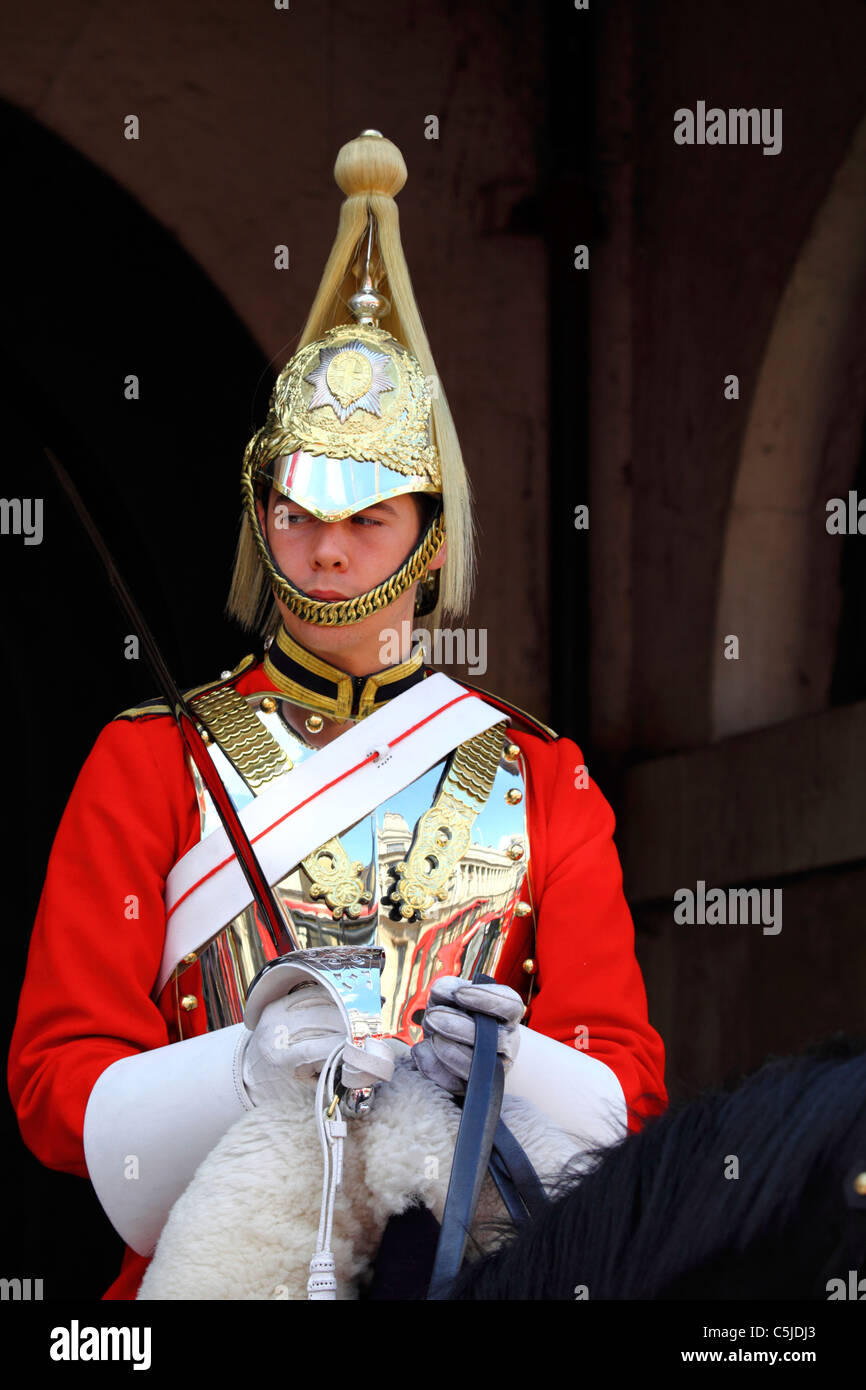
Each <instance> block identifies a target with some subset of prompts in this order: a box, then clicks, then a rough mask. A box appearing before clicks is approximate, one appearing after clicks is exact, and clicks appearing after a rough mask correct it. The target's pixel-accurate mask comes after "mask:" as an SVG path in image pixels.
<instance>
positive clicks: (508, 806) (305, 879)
mask: <svg viewBox="0 0 866 1390" xmlns="http://www.w3.org/2000/svg"><path fill="white" fill-rule="evenodd" d="M262 698H263V697H262V695H261V694H259V695H255V696H248V697H247V704H248V705H249V706H250V708H251V710H252V711H255V715H257V716H258V719H259V720H261V722H262V724H263V725H264V726H265V728H266V730H267V732H268V733H269V734H270V735H271V737H272V739H273V740H275V741H276V743H277V744H279V746H280V748H281V749H282V750H283V753H284V755H285V757H284V759H283V761H282V764H281V766H282V769H283V770H282V771H281V772H279V773H278V774H277V775H279V776H281V777H285V778H286V787H287V805H289V804H291V796H290V787H291V773H292V767H293V766H297V765H298V764H299V763H301V762H303V761H305V760H306V759H307V758H309V757H314V756H315V752H316V750H315V749H312V748H310V747H309V746H308V745H306V744H305V743H303V742H302V740H301V739H300V738H299V737H298V736H297V735H296V734H295V733H294V732H293V731H292V730H290V729H289V728H288V727H287V726H286V725H285V724H284V723H283V721H282V719H281V718H280V716H279V713H278V712H277V711H275V710H267V711H263V710H262V708H261V705H262ZM267 703H268V704H269V705H272V704H273V703H274V702H273V699H270V700H268V702H267ZM254 717H255V716H254ZM502 730H503V726H502V725H501V724H499V725H495V726H494V727H493V728H492V729H490V730H488V731H487V732H486V733H485V734H482V735H480V736H479V737H478V738H475V739H471V740H469V741H467V743H464V744H461V745H460V746H459V747H458V748H457V749H456V750H455V751H454V752H453V753H452V754H450V755H449V756H448V757H447V758H445V759H443V760H442V761H441V762H440V763H438V764H437V765H436V766H434V767H432V768H431V769H430V770H429V771H428V772H425V773H424V774H423V775H422V776H421V777H419V778H417V780H416V781H414V782H412V783H410V785H409V786H407V787H405V788H403V790H402V791H400V792H398V793H397V794H396V795H394V796H391V797H389V798H388V799H387V800H386V801H384V802H383V803H382V804H381V805H380V806H377V807H376V808H375V810H373V811H371V812H370V814H369V815H367V816H365V817H363V819H362V820H360V821H358V822H357V823H356V824H355V825H352V826H349V827H347V828H346V829H344V830H343V831H341V832H340V834H339V835H337V836H334V837H333V838H332V839H330V840H329V841H327V842H326V843H325V844H324V845H322V846H320V848H319V849H318V850H316V851H314V853H313V854H310V855H308V856H307V857H306V859H304V860H303V862H302V863H300V864H298V865H297V866H296V867H295V868H294V869H293V870H292V871H291V872H290V873H288V874H286V876H285V877H284V878H283V879H281V880H280V882H279V883H278V884H277V885H276V886H275V891H276V892H277V894H278V896H279V898H280V900H281V902H282V903H283V905H284V907H285V908H286V910H287V911H288V913H289V914H290V915H291V919H292V922H293V925H294V928H295V932H296V934H297V937H298V940H299V942H300V945H301V946H302V947H304V948H308V947H314V946H349V945H361V946H371V945H379V946H381V947H383V948H384V951H385V968H384V971H383V974H382V993H383V1000H384V1002H383V1010H382V1022H383V1027H384V1030H385V1032H386V1034H390V1035H392V1036H395V1037H400V1038H402V1039H403V1040H404V1041H406V1042H408V1043H413V1042H416V1041H417V1040H418V1039H419V1038H420V1037H421V1027H420V1022H421V1017H422V1015H423V1012H424V1005H425V1002H426V999H427V995H428V994H429V991H430V987H431V985H432V984H433V982H434V980H435V979H436V977H437V976H439V975H460V976H464V977H468V976H470V975H472V974H474V972H475V971H476V969H481V970H482V971H484V972H485V973H488V974H493V973H494V972H495V969H496V965H497V963H498V961H499V958H500V955H501V952H502V949H503V946H504V944H505V940H506V937H507V935H508V933H509V930H510V928H511V925H512V919H513V916H514V908H515V905H516V903H517V902H518V901H519V898H520V890H521V887H522V884H523V880H524V877H525V873H526V868H527V864H528V859H529V844H528V837H527V833H526V816H525V801H524V799H523V792H524V785H523V778H522V776H521V773H520V768H519V763H518V761H517V760H512V759H509V758H507V757H506V756H505V752H504V749H505V747H506V746H507V745H505V743H504V740H503V737H502ZM247 742H249V740H247ZM210 751H211V753H212V756H213V758H214V762H215V763H216V764H217V767H218V769H219V772H220V775H221V776H222V778H223V781H224V783H225V785H226V787H227V790H228V792H229V794H230V796H231V798H232V800H233V802H234V803H235V805H236V807H237V808H238V809H239V810H240V809H242V808H243V806H244V805H246V804H247V803H248V802H249V801H251V800H252V798H253V795H254V792H253V791H252V790H251V788H250V786H249V785H247V783H246V782H245V781H244V779H243V778H242V777H241V776H240V775H239V773H238V771H237V770H236V768H235V767H234V766H233V765H232V763H231V762H230V761H229V759H228V758H226V756H225V754H224V753H223V752H222V750H221V749H220V748H218V747H217V746H216V745H213V746H212V748H211V750H210ZM277 761H279V760H277ZM193 775H194V777H195V779H196V792H197V797H198V804H199V811H200V816H201V831H202V838H204V836H205V835H207V834H209V833H210V832H211V831H212V830H213V829H214V828H215V825H216V824H217V823H218V822H217V818H216V812H215V810H214V808H213V805H212V803H211V801H210V797H209V796H208V793H207V792H206V790H205V789H204V786H203V784H202V783H201V780H200V778H199V777H198V774H197V772H195V770H194V769H193ZM273 784H274V783H273V779H272V780H271V781H270V783H269V785H271V786H273ZM257 790H258V788H257ZM288 949H289V944H288V943H287V942H286V941H285V940H283V941H276V940H274V938H273V934H272V932H271V930H270V928H269V927H268V925H267V924H266V923H265V922H264V921H263V920H262V919H261V914H260V913H258V912H257V910H256V908H255V906H254V905H251V906H250V907H248V908H246V909H244V911H243V912H241V913H239V914H238V916H237V917H235V918H234V920H233V921H232V922H230V923H229V925H228V926H227V927H224V928H223V929H222V930H221V931H220V932H218V933H217V935H216V936H215V937H214V938H213V939H212V940H211V941H210V942H209V943H208V944H207V945H206V946H204V947H202V948H201V950H200V951H199V952H198V953H197V961H196V963H195V968H196V969H197V970H198V969H200V971H201V978H200V984H199V990H200V993H201V1003H202V1005H203V1006H204V1008H205V1010H206V1016H207V1027H208V1029H209V1030H210V1029H213V1028H219V1027H224V1026H225V1025H227V1024H230V1023H237V1022H239V1021H240V1020H241V1018H242V1017H243V1005H244V1000H245V997H246V991H247V988H248V987H249V984H250V983H251V981H252V979H253V977H254V976H255V975H256V974H257V973H258V971H259V970H260V969H261V967H262V966H263V965H264V964H265V962H266V961H268V960H272V959H274V958H275V957H276V956H278V955H281V954H283V953H284V952H285V951H287V950H288ZM188 968H189V966H188V965H187V964H183V965H181V966H179V967H178V970H177V971H176V972H175V979H174V981H173V988H174V990H175V991H176V997H177V998H180V997H181V996H182V995H184V994H185V988H184V983H183V973H184V972H185V970H186V969H188ZM182 1021H183V1016H182V1014H181V1013H179V1015H178V1024H179V1030H180V1035H181V1036H183V1029H182Z"/></svg>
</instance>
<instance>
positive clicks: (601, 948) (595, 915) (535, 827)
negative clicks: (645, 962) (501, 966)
mask: <svg viewBox="0 0 866 1390" xmlns="http://www.w3.org/2000/svg"><path fill="white" fill-rule="evenodd" d="M515 741H516V742H517V743H519V744H520V746H521V748H522V749H523V752H524V756H525V765H526V769H527V782H528V790H527V799H528V812H529V844H530V865H529V879H530V884H531V890H532V901H533V904H534V906H535V907H536V910H537V911H536V922H537V933H536V947H535V955H536V961H537V965H538V974H537V986H538V988H537V993H536V994H535V997H534V998H533V1001H532V1005H531V1010H530V1027H532V1028H534V1029H537V1031H538V1032H540V1033H546V1034H547V1035H548V1037H551V1038H556V1039H557V1041H559V1042H563V1043H568V1044H571V1045H572V1046H581V1047H583V1049H584V1050H585V1051H586V1052H588V1053H589V1055H590V1056H592V1057H597V1058H598V1059H599V1060H600V1061H602V1062H604V1063H605V1064H606V1065H607V1066H609V1067H610V1068H611V1070H612V1071H613V1072H615V1074H616V1076H617V1078H618V1080H619V1082H620V1085H621V1086H622V1089H623V1093H624V1095H625V1100H626V1104H627V1106H628V1107H629V1114H630V1127H631V1128H636V1127H638V1124H639V1119H638V1116H641V1117H646V1116H648V1115H650V1114H654V1113H657V1112H658V1111H659V1110H661V1109H663V1108H664V1106H665V1104H666V1103H667V1095H666V1092H665V1086H664V1045H663V1043H662V1040H661V1038H660V1037H659V1035H658V1034H657V1033H656V1031H655V1029H654V1028H652V1027H651V1026H650V1023H649V1019H648V1016H647V1002H646V991H645V989H644V983H643V978H642V976H641V972H640V967H639V966H638V963H637V959H636V957H635V953H634V926H633V924H632V919H631V914H630V912H629V909H628V906H627V904H626V901H625V896H624V894H623V887H622V869H621V867H620V863H619V856H618V855H617V852H616V848H615V846H614V843H613V830H614V824H615V821H614V814H613V811H612V810H611V808H610V806H609V805H608V803H607V801H606V800H605V798H604V796H603V795H602V793H601V791H600V790H599V788H598V787H597V786H596V785H595V783H594V782H593V781H592V780H591V779H588V781H589V785H588V786H582V785H581V781H582V780H587V779H586V778H585V776H584V778H581V775H580V770H581V769H582V768H584V759H583V754H582V753H581V751H580V749H579V748H578V746H577V744H575V743H573V742H572V741H571V740H570V739H565V738H563V739H559V740H558V741H556V742H552V743H545V742H542V740H540V739H538V738H536V737H534V736H532V735H526V734H524V735H521V734H516V735H515ZM584 773H585V768H584ZM583 1030H585V1032H584V1031H583ZM632 1112H637V1113H636V1114H633V1113H632Z"/></svg>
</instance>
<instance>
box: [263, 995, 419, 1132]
mask: <svg viewBox="0 0 866 1390" xmlns="http://www.w3.org/2000/svg"><path fill="white" fill-rule="evenodd" d="M340 1042H343V1043H345V1045H346V1050H345V1053H344V1060H343V1069H342V1082H343V1085H344V1086H347V1087H351V1088H355V1087H367V1086H374V1085H375V1084H376V1082H378V1081H390V1079H391V1076H392V1075H393V1072H394V1057H395V1052H396V1051H397V1049H396V1048H395V1047H393V1046H391V1044H390V1041H389V1040H386V1041H380V1040H378V1039H375V1038H368V1039H367V1040H366V1045H365V1047H364V1048H360V1047H356V1046H354V1045H353V1044H352V1043H350V1042H349V1039H348V1037H347V1034H346V1026H345V1021H344V1019H343V1015H342V1014H341V1012H340V1010H339V1009H338V1007H337V1005H336V1004H335V1003H334V1001H333V999H332V998H331V996H330V995H329V994H328V991H327V990H326V989H325V988H324V986H323V985H320V984H317V983H316V982H315V980H311V981H310V983H309V984H300V985H296V986H295V988H294V989H293V990H292V991H291V993H289V994H285V995H283V996H282V997H281V998H279V999H273V1000H272V1001H271V1003H270V1004H266V1005H265V1007H264V1008H263V1009H262V1014H261V1018H260V1019H259V1021H258V1023H257V1024H256V1026H255V1029H254V1031H253V1033H252V1034H251V1035H250V1039H249V1042H248V1043H247V1046H246V1051H245V1052H244V1060H243V1080H244V1087H245V1089H246V1093H247V1095H248V1096H249V1098H250V1100H251V1101H252V1103H253V1105H262V1104H263V1103H264V1102H265V1101H269V1100H280V1099H281V1097H282V1096H284V1095H285V1091H286V1081H287V1080H294V1081H310V1082H315V1080H316V1077H317V1076H318V1075H319V1073H320V1071H321V1070H322V1067H323V1066H324V1064H325V1062H326V1061H327V1059H328V1057H330V1055H331V1053H332V1052H333V1050H334V1048H335V1047H337V1045H338V1044H339V1043H340Z"/></svg>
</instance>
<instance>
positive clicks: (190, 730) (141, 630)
mask: <svg viewBox="0 0 866 1390" xmlns="http://www.w3.org/2000/svg"><path fill="white" fill-rule="evenodd" d="M43 450H44V453H45V456H46V458H47V459H48V462H49V463H50V464H51V467H52V469H53V470H54V473H55V475H56V477H57V480H58V482H59V483H60V486H61V487H62V488H63V491H64V492H65V493H66V496H67V497H68V498H69V501H70V502H71V503H72V506H73V508H74V509H75V512H76V514H77V515H78V518H79V520H80V521H81V524H82V526H83V527H84V529H85V531H86V532H87V535H88V536H89V538H90V541H91V544H92V545H93V548H94V550H95V551H96V553H97V555H98V556H99V558H100V560H101V561H102V563H103V565H104V567H105V570H106V573H107V574H108V578H109V581H110V583H111V588H112V592H113V593H114V596H115V598H116V599H117V601H118V603H119V604H120V606H121V608H122V609H123V611H124V613H125V614H126V617H127V618H128V619H129V622H130V624H131V626H132V627H133V629H134V630H135V632H136V633H137V635H138V638H139V641H140V643H141V646H142V649H143V651H144V655H145V659H146V661H147V664H148V666H149V668H150V672H151V675H152V676H153V677H154V680H155V682H156V684H157V686H158V687H159V690H160V693H161V694H162V695H163V696H164V698H165V701H166V703H167V705H168V707H169V709H170V710H171V712H172V714H173V716H174V719H175V722H176V723H177V726H178V729H179V730H180V735H181V738H182V739H183V741H184V744H185V745H186V747H187V748H188V750H189V753H190V756H191V758H192V760H193V762H194V763H195V765H196V767H197V768H198V770H199V772H200V774H201V777H202V780H203V782H204V784H205V786H206V787H207V789H208V791H209V792H210V794H211V797H212V799H213V802H214V805H215V806H216V808H217V811H218V813H219V816H220V819H221V820H222V823H223V826H224V828H225V831H226V834H227V836H228V839H229V843H230V845H231V847H232V849H233V850H234V853H235V856H236V857H237V860H238V863H239V864H240V866H241V868H242V869H243V872H244V877H245V878H246V880H247V885H248V887H249V889H250V892H251V893H252V895H253V900H254V902H255V903H256V904H257V906H258V907H259V908H260V909H261V911H262V914H263V915H264V917H265V919H266V921H267V922H268V925H269V926H270V928H271V930H272V932H273V933H274V939H275V940H276V941H279V940H281V939H282V937H284V936H287V937H288V939H289V941H290V942H291V943H292V946H291V949H292V950H294V949H296V947H297V946H298V939H297V936H296V934H295V931H294V929H293V927H292V924H291V922H290V921H289V920H288V917H287V915H286V913H285V912H284V911H283V908H282V905H281V903H280V902H279V899H278V898H277V895H276V894H275V893H274V891H273V889H272V888H271V886H270V884H269V883H268V881H267V879H266V877H265V875H264V873H263V871H262V867H261V865H260V863H259V861H258V858H257V857H256V853H255V850H254V849H253V847H252V845H251V844H250V840H249V837H248V835H247V833H246V831H245V830H244V827H243V825H242V823H241V820H240V817H239V816H238V814H237V812H236V811H235V808H234V806H233V805H232V802H231V799H230V798H229V796H228V794H227V792H226V790H225V787H224V786H223V784H222V780H221V778H220V776H219V773H218V772H217V770H216V768H215V766H214V763H213V759H212V758H211V756H210V754H209V753H208V751H207V745H206V744H205V742H204V740H203V739H202V737H201V735H200V733H199V732H198V729H197V727H196V722H195V715H194V713H193V712H192V711H191V710H190V708H189V705H188V704H187V702H186V700H185V699H184V697H183V695H182V694H181V692H180V690H179V689H178V686H177V684H176V683H175V680H174V678H173V676H172V674H171V672H170V671H169V669H168V666H167V665H166V662H165V659H164V658H163V655H162V652H161V651H160V650H159V647H158V646H157V643H156V640H155V638H154V636H153V633H152V632H151V630H150V628H149V627H148V625H147V623H146V621H145V619H144V615H143V614H142V612H141V611H140V609H139V607H138V605H137V604H136V602H135V600H134V598H133V597H132V594H131V593H130V591H129V589H128V588H127V585H126V583H125V581H124V579H123V576H122V575H121V573H120V570H119V569H118V568H117V565H116V564H115V562H114V557H113V556H112V554H111V552H110V550H109V549H108V546H107V545H106V543H105V541H104V539H103V537H102V534H101V533H100V531H99V528H98V526H97V525H96V522H95V521H94V520H93V517H92V516H91V515H90V512H89V511H88V510H87V507H86V506H85V505H84V502H83V501H82V499H81V497H80V495H79V492H78V489H77V488H76V486H75V484H74V483H73V481H72V479H71V478H70V476H69V474H68V473H67V471H66V469H65V468H64V467H63V464H62V463H61V462H60V460H59V459H58V457H57V455H56V454H55V453H54V452H53V451H52V450H51V449H49V448H48V446H47V445H43Z"/></svg>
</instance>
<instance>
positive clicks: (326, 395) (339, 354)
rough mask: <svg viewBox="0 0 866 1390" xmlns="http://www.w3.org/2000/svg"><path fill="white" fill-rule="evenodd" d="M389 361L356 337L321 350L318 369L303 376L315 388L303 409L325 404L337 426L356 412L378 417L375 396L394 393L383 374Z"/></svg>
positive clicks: (377, 404)
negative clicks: (364, 411)
mask: <svg viewBox="0 0 866 1390" xmlns="http://www.w3.org/2000/svg"><path fill="white" fill-rule="evenodd" d="M390 360H391V359H390V358H389V356H388V354H387V353H385V352H376V351H375V349H374V348H371V347H368V345H367V344H366V343H362V342H360V341H359V340H358V339H357V338H356V339H354V340H352V341H351V342H348V343H340V344H338V345H337V346H336V347H328V348H323V349H322V351H321V352H320V353H319V365H318V367H316V369H315V371H312V372H310V373H309V375H308V376H305V377H304V380H305V381H308V382H309V383H310V385H311V386H314V387H315V388H316V389H315V392H314V394H313V397H312V399H311V401H310V403H309V405H308V406H307V410H308V411H312V410H317V409H318V408H319V407H320V406H323V405H329V406H330V407H331V409H332V410H333V412H334V414H335V415H336V416H337V419H338V420H339V421H340V424H345V422H346V421H347V420H348V418H349V416H350V415H352V414H354V412H355V411H356V410H366V411H367V412H368V413H369V414H370V415H379V416H381V414H382V410H381V407H380V403H379V397H380V395H381V394H382V392H383V391H393V390H394V385H393V382H391V381H389V379H388V375H387V368H388V365H389V363H390Z"/></svg>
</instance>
